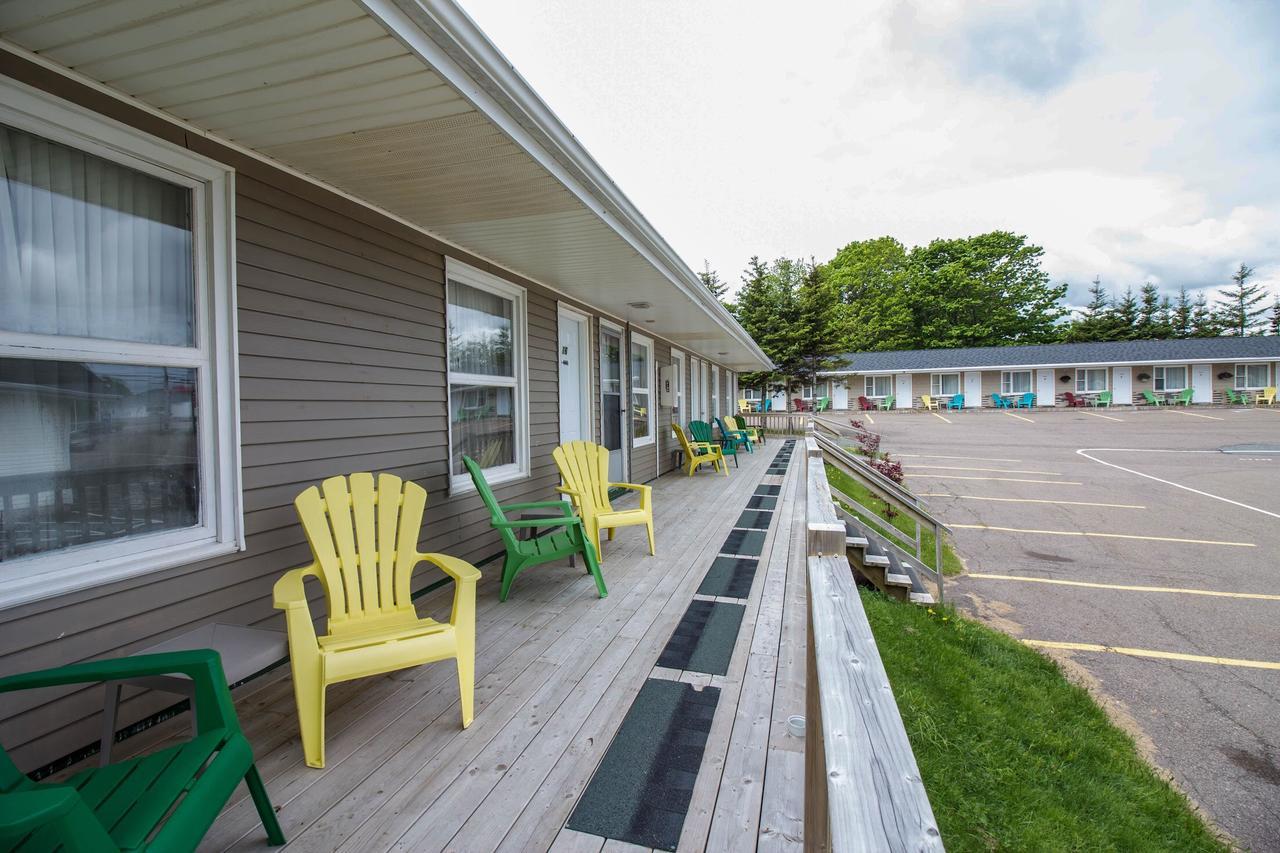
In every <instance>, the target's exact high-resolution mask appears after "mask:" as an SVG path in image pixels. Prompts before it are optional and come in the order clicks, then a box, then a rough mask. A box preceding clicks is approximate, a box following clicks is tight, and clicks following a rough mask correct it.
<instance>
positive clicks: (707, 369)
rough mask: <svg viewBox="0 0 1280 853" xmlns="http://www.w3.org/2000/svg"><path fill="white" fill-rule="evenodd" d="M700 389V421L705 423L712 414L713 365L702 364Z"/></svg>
mask: <svg viewBox="0 0 1280 853" xmlns="http://www.w3.org/2000/svg"><path fill="white" fill-rule="evenodd" d="M698 388H699V391H698V420H700V421H705V420H708V417H707V416H708V415H709V414H710V413H711V401H710V400H709V399H708V398H709V397H710V396H711V365H709V364H707V362H705V361H704V362H702V379H701V381H700V383H699V386H698Z"/></svg>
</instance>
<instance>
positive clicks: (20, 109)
mask: <svg viewBox="0 0 1280 853" xmlns="http://www.w3.org/2000/svg"><path fill="white" fill-rule="evenodd" d="M0 122H4V123H5V124H8V125H10V126H11V127H16V128H19V129H21V130H24V131H27V132H29V133H33V134H36V135H38V136H42V137H44V138H46V139H50V140H53V141H55V142H59V143H62V144H64V145H67V146H70V147H72V148H75V149H78V150H80V151H84V152H87V153H89V154H93V155H94V156H97V157H101V158H103V159H104V160H111V161H112V162H116V163H120V164H122V165H124V166H127V167H129V168H131V169H136V170H137V171H139V172H144V173H146V174H149V175H154V176H155V177H157V178H160V179H162V180H165V181H168V182H170V183H173V184H177V185H180V186H183V187H186V188H188V189H189V190H191V206H192V220H191V225H192V250H193V255H192V257H193V271H194V286H195V290H196V293H195V300H194V304H193V309H194V312H195V327H194V328H195V341H194V345H193V346H190V347H186V346H168V345H160V344H146V343H136V342H129V341H110V340H105V339H99V338H76V337H66V336H60V335H46V334H28V333H18V332H5V331H0V357H5V358H27V359H41V360H50V361H86V362H91V363H109V364H136V365H154V366H167V367H190V368H194V369H195V370H196V377H197V379H196V409H197V416H196V443H197V447H198V448H199V450H198V465H199V468H198V471H199V477H200V484H199V494H200V512H199V521H198V522H197V524H196V525H194V526H192V527H187V528H183V529H181V530H170V531H164V532H159V533H149V534H143V535H139V536H129V537H124V538H121V539H114V540H109V541H106V542H101V543H91V544H86V545H79V546H73V547H70V548H64V549H60V550H58V551H52V552H48V553H44V554H33V555H31V556H29V557H20V558H18V559H15V560H12V561H7V562H5V563H4V564H0V609H3V608H6V607H12V606H15V605H18V604H23V603H26V602H29V601H37V600H40V599H44V598H51V597H53V596H57V595H63V594H66V593H69V592H73V591H75V590H80V589H87V588H90V587H96V586H102V585H104V584H109V583H114V582H117V581H121V580H126V579H128V578H132V577H137V576H140V575H145V574H150V573H152V572H156V571H161V570H163V569H168V568H173V567H174V566H180V565H184V564H188V563H194V562H197V561H199V560H205V559H209V558H211V557H218V556H222V555H225V554H230V553H234V552H236V551H240V550H243V549H244V519H243V509H242V492H241V476H240V405H239V379H238V376H237V365H238V363H239V359H238V353H237V344H236V325H235V318H236V308H235V268H236V263H235V239H234V234H235V171H234V170H233V169H231V168H230V167H228V166H225V165H223V164H221V163H217V162H215V161H213V160H209V159H207V158H205V157H201V156H199V155H197V154H193V153H191V152H190V151H187V150H185V149H183V148H179V147H177V146H174V145H170V144H169V143H167V142H165V141H163V140H161V139H158V138H156V137H153V136H150V135H147V134H145V133H142V132H141V131H138V130H135V129H133V128H131V127H128V126H127V125H124V124H121V123H119V122H116V121H112V120H110V119H107V118H104V117H102V116H99V115H98V114H96V113H93V112H91V111H89V110H85V109H82V108H80V107H77V106H75V105H73V104H69V103H67V102H65V101H61V100H58V99H55V98H53V97H51V96H50V95H47V94H45V93H42V92H39V91H37V90H35V89H32V88H30V87H28V86H25V85H23V84H21V83H17V82H15V81H11V80H6V79H0Z"/></svg>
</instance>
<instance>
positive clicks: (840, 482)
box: [826, 465, 964, 575]
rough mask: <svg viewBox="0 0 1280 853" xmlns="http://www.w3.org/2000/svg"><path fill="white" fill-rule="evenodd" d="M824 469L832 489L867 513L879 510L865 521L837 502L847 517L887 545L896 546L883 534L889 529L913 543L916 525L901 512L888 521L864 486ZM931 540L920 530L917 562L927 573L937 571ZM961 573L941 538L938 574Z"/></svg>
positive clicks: (877, 500) (862, 515) (930, 533)
mask: <svg viewBox="0 0 1280 853" xmlns="http://www.w3.org/2000/svg"><path fill="white" fill-rule="evenodd" d="M826 467H827V482H829V483H830V484H831V485H832V487H833V488H836V489H839V490H840V491H842V492H844V493H845V494H846V495H848V496H849V497H851V498H853V499H854V500H855V501H857V502H858V503H860V504H862V505H863V506H865V507H867V508H868V509H875V508H876V507H880V509H879V510H878V511H877V513H876V515H875V516H874V517H871V518H869V517H867V515H866V513H863V512H862V511H860V510H858V509H855V508H854V507H851V506H846V505H845V504H844V502H843V501H841V502H840V505H841V506H843V507H844V508H845V509H846V510H848V511H849V512H850V513H852V514H853V516H854V517H855V518H857V519H859V520H861V521H863V522H865V523H866V524H869V525H871V526H872V527H873V528H876V529H877V530H879V532H880V534H881V535H883V536H884V537H885V538H887V539H888V540H889V541H890V542H897V541H898V540H897V539H896V538H895V537H894V536H893V534H891V533H889V532H888V531H887V530H886V528H887V527H889V526H892V527H893V528H895V529H896V530H898V531H899V532H900V533H902V534H904V535H905V536H906V537H907V539H908V540H910V541H912V542H914V541H915V537H916V523H915V521H914V520H913V519H911V518H909V517H908V516H907V515H906V513H904V512H902V511H901V510H897V511H896V514H895V515H894V517H893V518H892V519H890V518H888V517H887V516H886V515H885V509H884V508H883V507H884V506H885V503H884V501H882V500H880V498H879V497H877V496H876V494H875V492H873V491H871V490H870V489H868V488H867V487H866V486H864V485H862V484H861V483H859V482H858V481H857V480H855V479H853V478H852V477H850V476H849V475H848V474H846V473H844V472H843V471H841V470H840V469H838V468H835V467H833V466H831V465H828V466H826ZM933 539H934V537H933V530H932V529H930V528H928V527H924V526H922V527H921V528H920V562H922V563H924V564H925V565H926V566H928V567H929V568H931V569H936V568H937V567H936V566H934V564H933V563H934V559H933V555H934V547H933ZM900 547H903V548H904V549H906V550H908V551H909V550H910V549H908V548H906V546H905V545H902V546H900ZM963 570H964V564H963V563H961V562H960V557H959V556H958V555H957V554H956V552H955V550H954V549H952V547H951V543H950V542H948V541H947V538H946V537H945V536H943V539H942V573H943V574H944V575H958V574H960V572H961V571H963Z"/></svg>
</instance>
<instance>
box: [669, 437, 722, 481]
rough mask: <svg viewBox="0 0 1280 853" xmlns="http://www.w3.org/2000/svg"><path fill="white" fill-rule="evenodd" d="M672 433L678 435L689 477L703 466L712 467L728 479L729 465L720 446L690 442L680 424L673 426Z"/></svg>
mask: <svg viewBox="0 0 1280 853" xmlns="http://www.w3.org/2000/svg"><path fill="white" fill-rule="evenodd" d="M671 431H672V432H674V433H675V434H676V438H677V439H678V440H679V442H680V449H681V450H683V451H684V467H685V469H686V470H685V474H686V475H687V476H690V477H692V476H693V472H694V471H697V470H698V469H699V468H700V467H702V466H703V465H710V466H712V467H713V468H715V470H717V471H719V472H720V473H721V474H724V475H725V476H726V477H728V476H729V465H728V463H726V462H725V461H724V451H723V450H721V449H720V447H719V445H716V444H711V443H710V442H706V441H690V440H689V436H688V435H686V434H685V431H684V430H683V429H682V428H681V426H680V424H672V425H671Z"/></svg>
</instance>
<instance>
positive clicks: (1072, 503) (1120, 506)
mask: <svg viewBox="0 0 1280 853" xmlns="http://www.w3.org/2000/svg"><path fill="white" fill-rule="evenodd" d="M1055 482H1056V481H1055ZM916 495H917V496H918V497H922V498H964V499H965V500H967V501H1000V502H1001V503H1011V504H1060V505H1062V506H1104V507H1108V508H1110V509H1146V507H1145V506H1142V505H1141V504H1102V503H1093V502H1092V501H1051V500H1046V499H1044V498H989V497H986V496H983V495H950V494H947V493H946V492H916Z"/></svg>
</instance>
